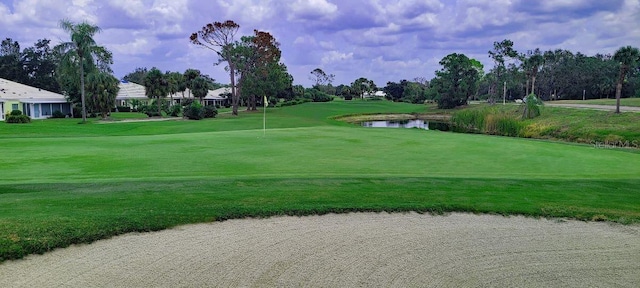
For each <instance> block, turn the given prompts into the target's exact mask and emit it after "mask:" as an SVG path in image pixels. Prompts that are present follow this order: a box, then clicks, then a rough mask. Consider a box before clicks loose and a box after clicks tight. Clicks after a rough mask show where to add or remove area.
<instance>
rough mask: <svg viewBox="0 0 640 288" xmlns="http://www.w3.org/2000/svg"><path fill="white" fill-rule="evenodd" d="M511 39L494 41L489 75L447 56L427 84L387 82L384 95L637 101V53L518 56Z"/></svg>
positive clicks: (444, 104) (460, 100)
mask: <svg viewBox="0 0 640 288" xmlns="http://www.w3.org/2000/svg"><path fill="white" fill-rule="evenodd" d="M513 45H514V44H513V42H512V41H511V40H503V41H500V42H494V47H493V49H492V50H490V51H488V54H489V57H490V58H491V59H492V60H493V62H494V67H492V68H491V69H490V70H489V72H488V73H486V74H485V73H484V70H483V66H482V64H481V63H480V62H479V61H477V60H475V59H470V58H468V57H467V56H466V55H464V54H457V53H452V54H450V55H447V56H445V57H444V58H443V59H442V60H441V61H440V65H442V69H440V70H438V71H436V72H435V74H436V77H434V78H433V79H431V80H430V81H420V80H419V79H420V78H417V79H415V80H414V81H407V80H402V81H400V82H388V83H387V86H385V87H384V89H383V90H384V91H385V93H386V94H387V95H386V97H387V98H388V99H389V100H392V101H405V102H412V103H419V102H421V101H429V100H433V101H437V102H438V106H439V107H441V108H453V107H456V106H460V105H464V104H466V103H467V101H468V100H487V101H489V102H491V103H495V102H497V101H500V100H514V99H524V98H526V97H527V96H529V95H535V96H536V97H537V98H538V99H542V100H559V99H565V100H566V99H569V100H577V99H597V98H617V99H620V98H626V97H640V52H639V51H638V48H635V47H631V46H625V47H621V48H620V49H618V50H617V51H616V52H615V54H614V55H607V54H596V55H594V56H587V55H585V54H582V53H580V52H576V53H574V52H571V51H569V50H562V49H556V50H548V51H544V52H543V51H541V50H540V49H538V48H536V49H533V50H528V51H527V52H524V53H519V52H518V51H516V50H515V49H514V48H513ZM618 106H619V101H618Z"/></svg>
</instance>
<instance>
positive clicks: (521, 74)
mask: <svg viewBox="0 0 640 288" xmlns="http://www.w3.org/2000/svg"><path fill="white" fill-rule="evenodd" d="M60 27H61V28H62V29H64V30H65V31H66V32H68V33H69V36H70V40H71V41H69V42H64V43H61V44H59V45H56V46H55V47H51V46H50V40H48V39H41V40H38V41H37V42H36V43H35V44H34V45H33V46H32V47H27V48H25V49H24V50H21V49H20V45H19V43H18V42H17V41H13V40H12V39H9V38H7V39H5V40H3V41H2V43H1V45H0V77H2V78H5V79H8V80H12V81H16V82H19V83H23V84H26V85H30V86H34V87H38V88H42V89H46V90H49V91H53V92H57V93H61V94H64V95H65V96H67V98H68V99H69V101H71V102H73V103H76V104H78V106H80V107H82V113H81V114H82V116H83V119H86V114H87V111H86V109H85V107H88V109H89V111H90V112H92V113H93V112H99V113H101V114H102V115H103V117H106V113H108V111H109V110H110V109H112V108H113V107H114V105H115V96H116V95H117V92H118V80H117V79H116V78H115V77H114V76H113V75H112V70H111V68H110V65H111V64H112V63H113V57H112V54H111V52H110V51H108V50H107V49H105V48H104V47H102V46H100V45H98V44H97V43H96V42H95V41H94V40H93V36H94V35H95V34H96V33H99V32H100V28H99V27H97V26H95V25H91V24H88V23H86V22H82V23H73V22H70V21H67V20H62V21H60ZM239 28H240V26H239V25H238V24H237V23H235V22H234V21H232V20H227V21H225V22H213V23H209V24H206V25H205V26H203V27H202V29H201V30H199V31H196V32H194V33H192V34H191V36H190V37H189V41H190V42H191V43H192V44H195V45H198V46H201V47H204V48H206V49H209V50H211V51H213V52H214V55H215V58H214V61H213V63H214V64H223V63H224V64H226V67H225V69H226V70H227V71H228V72H229V80H230V83H231V85H230V88H231V89H230V90H231V93H230V95H229V98H230V103H231V107H232V113H233V114H234V115H237V113H238V107H239V106H241V105H242V104H244V106H246V107H247V110H256V109H257V104H258V102H259V101H262V99H264V98H263V96H265V97H267V98H268V99H270V101H274V102H277V100H278V99H283V100H285V101H287V102H289V103H291V102H294V101H296V99H301V100H303V101H331V100H332V99H333V98H332V96H331V95H336V96H340V97H343V98H344V99H347V100H350V99H354V98H365V97H367V96H375V95H376V93H377V92H378V91H379V90H382V91H383V92H384V93H385V97H386V98H387V99H388V100H391V101H404V102H410V103H424V102H425V101H435V102H437V103H438V106H439V107H440V108H453V107H456V106H460V105H464V104H466V103H467V101H468V100H487V101H489V102H491V103H495V102H498V101H500V100H513V99H524V98H526V97H527V96H529V95H535V97H537V99H543V100H556V99H594V98H613V97H615V98H618V99H619V98H624V97H634V96H636V97H640V64H639V63H640V59H639V58H640V56H639V55H640V53H639V52H638V49H637V48H634V47H631V46H626V47H622V48H620V49H619V50H618V51H616V53H615V54H614V55H607V54H596V55H594V56H587V55H584V54H582V53H580V52H575V53H574V52H572V51H568V50H562V49H556V50H548V51H542V50H540V49H537V48H536V49H533V50H528V51H526V52H518V51H516V50H515V49H514V43H513V42H512V41H511V40H508V39H506V40H503V41H500V42H494V45H493V49H492V50H490V51H488V56H489V58H490V59H491V60H492V61H493V64H494V66H493V67H492V68H491V69H490V70H489V71H488V73H485V71H484V67H483V65H482V64H481V63H480V62H479V61H478V60H476V59H472V58H469V57H467V56H466V55H464V54H461V53H452V54H449V55H447V56H445V57H444V58H443V59H442V60H441V61H440V65H441V66H442V68H441V69H440V70H438V71H435V77H434V78H433V79H431V80H427V79H426V78H424V77H418V78H414V79H412V80H401V81H399V82H392V81H390V82H387V83H386V86H384V87H379V86H377V85H376V84H375V83H374V81H372V80H369V79H367V78H365V77H359V78H356V79H355V80H354V81H353V82H351V83H350V84H348V85H347V84H340V85H338V86H333V81H334V79H335V75H333V74H329V73H326V72H325V71H323V70H322V69H321V68H316V69H314V70H313V71H311V72H310V76H309V79H310V80H311V81H312V82H313V86H312V88H304V87H303V86H301V85H293V77H292V76H291V75H290V74H289V73H288V71H287V67H286V65H284V64H283V63H282V62H280V59H281V56H282V51H281V50H280V43H279V42H278V41H277V40H276V39H275V37H274V36H273V35H271V34H270V33H268V32H265V31H259V30H254V31H253V34H251V35H243V36H240V37H239V38H238V37H237V35H236V34H237V33H238V30H239ZM123 79H124V80H128V81H130V82H134V83H138V84H141V85H144V86H145V88H146V90H145V91H146V94H147V96H148V97H149V98H152V99H155V101H156V103H157V109H155V110H156V112H157V113H158V114H160V111H162V109H161V103H162V101H164V99H165V98H166V97H167V96H168V95H175V94H176V93H178V92H182V93H183V95H184V92H185V91H187V88H189V89H188V91H189V93H193V95H189V96H190V97H191V96H193V97H194V98H199V99H200V102H202V98H203V97H205V96H206V94H207V93H208V90H210V89H216V88H219V87H222V85H220V84H218V83H216V81H215V80H214V79H212V78H211V77H209V76H207V75H205V74H202V73H201V72H200V71H199V70H195V69H187V70H186V71H184V72H183V73H180V72H171V71H166V72H164V73H163V72H161V71H160V70H159V69H157V68H155V67H153V68H151V69H150V70H147V68H146V67H142V68H136V70H135V71H133V72H131V73H129V74H127V75H126V76H125V77H124V78H123ZM85 90H86V93H87V94H88V97H85ZM171 102H173V101H171ZM165 110H166V109H165ZM174 114H175V113H174Z"/></svg>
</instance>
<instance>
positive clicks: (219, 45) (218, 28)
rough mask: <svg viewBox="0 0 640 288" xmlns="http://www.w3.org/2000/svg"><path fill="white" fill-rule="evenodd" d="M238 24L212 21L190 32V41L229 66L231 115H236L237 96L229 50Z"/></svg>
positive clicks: (234, 70) (233, 67) (233, 64)
mask: <svg viewBox="0 0 640 288" xmlns="http://www.w3.org/2000/svg"><path fill="white" fill-rule="evenodd" d="M239 28H240V25H238V24H236V22H233V21H232V20H227V21H225V22H213V23H209V24H207V25H205V26H204V27H202V29H201V30H200V31H198V32H195V33H193V34H191V37H190V40H191V43H193V44H196V45H199V46H202V47H205V48H207V49H209V50H212V51H214V52H216V54H218V56H220V59H219V60H218V64H219V63H221V62H225V61H226V62H227V64H228V67H229V78H231V105H232V106H233V109H232V113H233V115H238V104H239V102H240V101H239V100H240V99H239V97H238V93H237V91H236V77H235V74H236V65H235V63H234V62H233V60H232V55H231V53H232V52H231V51H232V50H233V49H231V48H232V46H233V44H234V42H235V39H234V38H235V35H236V33H237V32H238V29H239Z"/></svg>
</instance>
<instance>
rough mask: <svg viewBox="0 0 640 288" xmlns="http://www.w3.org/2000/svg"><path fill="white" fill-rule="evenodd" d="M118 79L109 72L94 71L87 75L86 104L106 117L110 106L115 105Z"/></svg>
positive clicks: (118, 87)
mask: <svg viewBox="0 0 640 288" xmlns="http://www.w3.org/2000/svg"><path fill="white" fill-rule="evenodd" d="M119 83H120V81H119V80H118V79H117V78H116V77H114V76H113V75H111V74H108V73H105V72H100V71H97V70H96V71H94V72H91V73H89V74H88V75H87V92H88V94H89V97H88V99H87V103H88V104H89V105H88V106H90V107H92V108H93V109H92V110H93V111H97V112H99V113H100V115H101V116H102V119H106V118H107V116H108V115H109V112H111V108H113V107H115V105H116V96H117V95H118V91H119V90H120V86H119Z"/></svg>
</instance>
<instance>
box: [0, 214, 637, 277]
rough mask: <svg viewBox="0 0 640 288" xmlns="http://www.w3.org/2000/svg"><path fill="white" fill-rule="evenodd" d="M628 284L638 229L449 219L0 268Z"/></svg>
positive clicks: (308, 220) (93, 273) (269, 233)
mask: <svg viewBox="0 0 640 288" xmlns="http://www.w3.org/2000/svg"><path fill="white" fill-rule="evenodd" d="M55 286H64V287H104V286H106V287H211V286H216V287H246V286H262V287H274V286H277V287H300V286H322V287H369V286H374V287H378V286H383V287H390V286H393V287H406V286H421V287H429V286H434V287H435V286H437V287H448V286H449V287H460V286H464V287H470V286H497V287H516V286H518V287H522V286H525V287H531V286H533V287H545V286H555V287H558V286H562V287H593V286H599V287H611V286H625V287H638V286H640V226H638V225H634V226H623V225H616V224H610V223H585V222H579V221H563V220H545V219H541V220H538V219H531V218H524V217H508V218H507V217H501V216H489V215H470V214H452V215H449V216H431V215H420V214H416V213H408V214H386V213H382V214H373V213H362V214H360V213H357V214H346V215H325V216H312V217H302V218H299V217H276V218H271V219H246V220H231V221H226V222H219V223H210V224H199V225H188V226H181V227H178V228H176V229H171V230H166V231H160V232H155V233H144V234H127V235H123V236H119V237H115V238H112V239H108V240H103V241H98V242H96V243H93V244H91V245H78V246H73V247H69V248H65V249H59V250H56V251H54V252H51V253H47V254H45V255H34V256H30V257H27V258H26V259H24V260H18V261H9V262H5V263H3V264H1V265H0V287H55Z"/></svg>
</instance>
